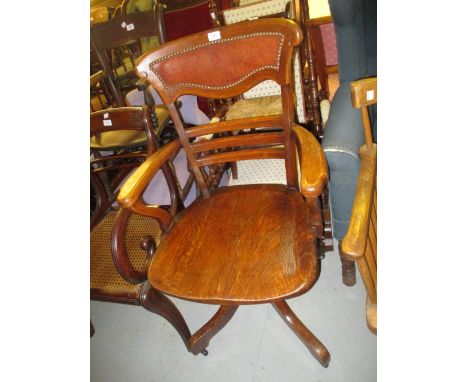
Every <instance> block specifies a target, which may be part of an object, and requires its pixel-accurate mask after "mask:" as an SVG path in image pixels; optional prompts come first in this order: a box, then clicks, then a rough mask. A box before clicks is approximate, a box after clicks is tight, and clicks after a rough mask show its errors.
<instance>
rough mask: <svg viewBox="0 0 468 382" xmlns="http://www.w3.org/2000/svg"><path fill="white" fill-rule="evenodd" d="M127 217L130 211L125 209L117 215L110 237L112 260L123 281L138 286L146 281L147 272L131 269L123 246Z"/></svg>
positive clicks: (131, 266)
mask: <svg viewBox="0 0 468 382" xmlns="http://www.w3.org/2000/svg"><path fill="white" fill-rule="evenodd" d="M129 216H130V210H128V209H125V208H121V209H120V211H119V212H118V214H117V218H116V220H115V225H114V229H113V230H112V237H111V248H112V260H113V261H114V265H115V268H116V269H117V272H119V274H120V275H121V276H122V277H123V279H124V280H125V281H127V282H129V283H130V284H140V283H142V282H143V281H145V280H146V278H147V276H146V271H147V270H146V269H142V270H137V269H135V268H134V267H133V265H132V263H131V262H130V260H129V258H128V254H127V250H126V248H125V245H124V241H125V231H126V229H127V223H128V217H129Z"/></svg>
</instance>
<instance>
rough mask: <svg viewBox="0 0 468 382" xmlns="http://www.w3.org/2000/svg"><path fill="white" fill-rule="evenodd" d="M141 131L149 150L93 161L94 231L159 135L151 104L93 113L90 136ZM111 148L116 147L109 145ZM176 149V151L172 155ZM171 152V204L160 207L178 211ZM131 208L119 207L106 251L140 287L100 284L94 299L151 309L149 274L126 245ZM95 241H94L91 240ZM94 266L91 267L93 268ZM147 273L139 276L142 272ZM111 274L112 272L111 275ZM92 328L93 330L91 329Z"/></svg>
mask: <svg viewBox="0 0 468 382" xmlns="http://www.w3.org/2000/svg"><path fill="white" fill-rule="evenodd" d="M105 120H107V121H112V124H103V121H105ZM118 130H126V131H142V132H145V134H146V137H147V143H146V145H147V150H146V149H145V150H118V151H117V152H116V153H113V154H111V155H108V156H105V157H98V158H95V159H93V160H92V161H91V163H90V165H91V184H92V187H93V189H94V190H95V192H96V195H97V203H96V209H95V211H94V213H93V215H92V216H91V222H90V225H91V231H93V230H94V229H95V228H96V227H97V226H98V225H99V223H100V222H101V221H102V220H103V219H104V218H105V217H106V215H107V213H108V212H110V211H111V210H112V209H113V208H112V204H113V202H114V201H115V198H114V195H115V192H116V187H117V186H118V185H119V184H120V183H121V182H122V180H123V179H124V178H125V176H127V175H128V173H129V171H131V170H132V169H134V168H136V167H138V166H139V165H140V164H141V163H142V162H143V161H144V160H145V159H146V158H147V156H149V155H152V154H154V153H155V152H157V150H158V146H157V140H156V135H155V133H154V129H153V126H152V123H151V115H150V111H149V108H148V107H147V106H144V107H124V108H117V109H109V110H105V111H99V112H95V113H92V114H91V131H90V134H91V136H99V135H101V136H102V134H105V133H108V132H110V131H118ZM109 150H113V148H110V149H109ZM175 154H176V152H174V153H173V156H174V155H175ZM173 156H171V157H170V158H168V160H167V161H166V162H165V163H164V164H163V165H162V166H161V170H162V172H163V174H164V178H165V180H166V183H167V185H168V188H169V192H170V196H171V204H170V205H167V206H160V208H161V210H163V211H167V213H169V214H176V213H177V212H178V211H180V210H181V209H182V208H183V196H182V193H181V189H180V185H179V183H178V181H177V178H176V176H175V171H174V168H173V167H172V163H171V160H172V158H173ZM113 170H116V171H117V176H116V177H115V178H114V179H113V180H112V183H111V186H110V187H106V185H105V182H103V181H102V175H103V174H105V173H107V172H109V171H113ZM130 217H131V212H130V211H129V210H126V209H120V210H119V211H118V213H117V216H116V218H115V226H114V232H112V242H109V252H108V253H106V254H104V255H106V256H107V255H108V256H109V260H110V259H111V256H112V251H111V248H110V247H111V246H112V249H113V250H114V251H115V252H116V253H117V254H118V256H119V261H118V266H119V267H120V271H121V273H123V274H126V275H132V277H131V281H128V278H127V279H125V278H124V280H126V281H127V282H128V283H129V287H131V285H130V284H141V285H140V287H139V288H136V290H134V289H135V288H133V289H132V291H126V292H125V293H122V292H117V293H109V292H108V291H106V290H103V289H99V288H92V289H91V299H93V300H100V301H108V302H118V303H127V304H133V305H143V306H144V307H146V308H147V309H148V310H150V311H152V310H154V309H153V308H151V302H149V301H151V298H150V297H147V296H146V293H147V288H146V287H145V280H146V274H145V272H143V273H142V272H141V270H140V269H138V268H137V267H135V266H134V265H133V264H132V262H131V260H130V258H129V256H128V253H127V248H126V245H125V241H126V239H125V234H126V230H127V228H128V224H129V221H130ZM141 239H142V241H141V246H142V248H143V251H146V250H150V249H151V248H150V247H151V241H152V240H154V238H151V237H149V236H148V237H142V238H141ZM92 245H93V243H92ZM93 271H94V270H93V269H91V272H93ZM142 274H143V275H145V276H144V277H140V276H141V275H142ZM109 276H111V275H109ZM92 332H93V330H92Z"/></svg>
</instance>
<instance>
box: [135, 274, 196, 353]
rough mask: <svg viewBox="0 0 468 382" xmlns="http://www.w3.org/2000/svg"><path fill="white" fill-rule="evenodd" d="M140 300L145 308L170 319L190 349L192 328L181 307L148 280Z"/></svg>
mask: <svg viewBox="0 0 468 382" xmlns="http://www.w3.org/2000/svg"><path fill="white" fill-rule="evenodd" d="M140 301H141V305H142V306H143V307H144V308H145V309H147V310H149V311H150V312H152V313H155V314H157V315H159V316H161V317H163V318H165V319H166V320H167V321H169V322H170V324H171V325H172V326H173V327H174V328H175V329H176V330H177V332H178V333H179V335H180V336H181V337H182V341H184V344H185V346H186V347H187V350H189V351H190V348H189V345H188V343H189V339H190V330H189V328H188V326H187V323H186V322H185V320H184V317H183V316H182V314H181V313H180V311H179V309H177V307H176V306H175V305H174V303H173V302H172V301H171V300H169V298H167V297H166V296H164V295H163V294H162V293H161V292H158V291H157V290H156V289H154V288H152V287H151V285H150V284H149V283H148V282H147V283H146V285H144V286H143V288H142V291H141V294H140Z"/></svg>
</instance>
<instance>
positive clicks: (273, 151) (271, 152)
mask: <svg viewBox="0 0 468 382" xmlns="http://www.w3.org/2000/svg"><path fill="white" fill-rule="evenodd" d="M285 157H286V154H285V150H284V148H261V149H245V150H239V151H228V152H224V153H218V154H212V155H207V156H206V157H204V158H201V159H197V160H196V162H197V164H198V165H199V166H208V165H210V164H215V163H226V162H233V161H236V160H250V159H285Z"/></svg>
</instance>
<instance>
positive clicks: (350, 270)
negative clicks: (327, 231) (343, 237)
mask: <svg viewBox="0 0 468 382" xmlns="http://www.w3.org/2000/svg"><path fill="white" fill-rule="evenodd" d="M338 249H339V252H340V259H341V276H342V278H343V284H344V285H346V286H353V285H354V284H356V263H355V262H354V261H352V260H348V259H345V257H344V256H343V254H342V252H341V242H340V245H339V246H338Z"/></svg>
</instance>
